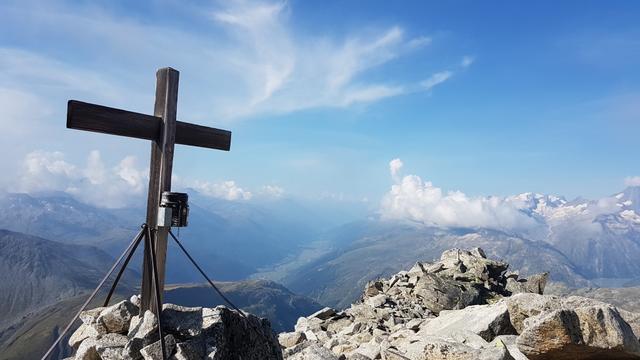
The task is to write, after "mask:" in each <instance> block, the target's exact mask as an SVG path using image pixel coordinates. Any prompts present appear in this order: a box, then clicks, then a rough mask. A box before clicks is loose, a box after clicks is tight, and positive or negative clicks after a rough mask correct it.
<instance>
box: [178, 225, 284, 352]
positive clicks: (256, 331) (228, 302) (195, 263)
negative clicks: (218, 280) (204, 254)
mask: <svg viewBox="0 0 640 360" xmlns="http://www.w3.org/2000/svg"><path fill="white" fill-rule="evenodd" d="M169 235H171V237H172V238H173V240H174V241H175V242H176V244H178V246H179V247H180V249H181V250H182V252H183V253H184V254H185V255H186V256H187V257H188V258H189V260H191V263H192V264H193V266H195V267H196V269H198V271H199V272H200V274H202V276H203V277H204V278H205V279H206V280H207V281H208V282H209V285H211V287H212V288H213V289H214V290H215V291H216V292H217V293H218V295H220V297H221V298H222V299H223V300H224V301H226V303H227V304H229V306H231V307H232V308H233V309H234V310H236V311H237V312H238V313H239V314H240V316H242V317H243V318H245V319H246V320H247V325H249V327H250V328H251V329H252V330H253V331H254V332H255V333H256V334H257V335H258V336H259V337H261V338H262V339H263V340H265V342H267V343H269V342H270V341H271V339H267V338H266V336H264V334H263V333H262V332H261V331H259V330H258V329H257V328H256V327H255V326H254V325H253V324H252V323H251V321H249V318H248V317H247V315H246V314H245V313H244V312H243V311H242V310H241V309H240V308H239V307H237V306H236V305H235V304H234V303H233V302H231V300H229V299H228V298H227V297H226V296H225V295H224V293H223V292H222V290H220V289H219V288H218V287H217V286H216V285H215V284H214V283H213V281H211V279H209V277H208V276H207V274H205V272H204V270H202V268H201V267H200V266H199V265H198V263H197V262H196V261H195V260H194V259H193V258H192V257H191V255H190V254H189V252H188V251H187V249H185V248H184V246H182V243H181V242H180V240H178V238H177V237H176V236H175V235H173V232H172V231H171V230H169ZM276 357H277V356H276Z"/></svg>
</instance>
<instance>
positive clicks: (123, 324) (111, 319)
mask: <svg viewBox="0 0 640 360" xmlns="http://www.w3.org/2000/svg"><path fill="white" fill-rule="evenodd" d="M138 312H139V311H138V307H137V306H135V305H134V304H133V303H132V302H131V301H129V300H123V301H121V302H119V303H117V304H115V305H112V306H109V307H107V308H104V310H102V311H101V312H100V316H98V318H97V319H96V321H97V322H98V323H100V324H102V325H103V326H104V327H105V328H106V329H107V332H108V333H117V334H124V333H127V331H128V330H129V323H130V322H131V318H132V317H134V316H136V315H138Z"/></svg>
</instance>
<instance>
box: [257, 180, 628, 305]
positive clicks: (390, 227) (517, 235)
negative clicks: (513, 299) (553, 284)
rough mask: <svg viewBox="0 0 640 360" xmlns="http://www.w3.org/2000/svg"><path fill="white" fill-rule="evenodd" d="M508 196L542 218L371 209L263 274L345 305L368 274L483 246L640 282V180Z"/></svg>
mask: <svg viewBox="0 0 640 360" xmlns="http://www.w3.org/2000/svg"><path fill="white" fill-rule="evenodd" d="M505 201H507V202H511V203H512V204H513V206H514V207H516V208H518V209H519V211H521V213H522V214H525V215H526V216H528V217H529V218H530V219H531V220H532V221H531V223H533V224H536V225H535V226H532V227H529V228H527V229H524V230H523V229H517V230H513V229H492V228H453V227H440V226H430V225H424V224H416V223H414V222H409V221H397V220H394V221H390V220H383V219H381V218H379V217H376V216H372V217H370V219H368V220H366V221H358V222H353V223H350V224H347V225H344V226H342V227H339V228H336V229H334V230H333V231H332V232H330V233H327V234H326V235H325V236H324V238H322V239H321V241H318V242H317V243H316V245H313V244H311V245H310V246H309V248H308V249H307V251H305V252H304V255H305V256H306V258H305V259H304V261H299V260H298V259H295V258H294V259H291V260H290V262H289V263H288V264H287V263H283V264H279V266H278V267H276V268H275V269H271V270H270V271H268V272H264V273H262V274H258V275H256V276H257V277H267V278H271V279H274V280H276V281H279V282H282V283H283V284H284V285H285V286H287V287H289V288H290V289H292V290H293V291H295V292H298V293H301V294H306V295H308V296H310V297H312V298H313V299H316V300H317V301H319V302H321V303H324V304H328V305H332V306H336V307H345V306H348V305H349V304H350V303H351V302H352V301H354V300H355V299H356V298H357V296H358V295H359V293H358V291H357V289H359V288H361V287H362V286H364V284H365V283H366V282H367V281H368V280H371V279H374V278H376V277H384V276H389V275H391V274H393V273H395V272H397V271H400V270H401V269H403V268H407V267H408V266H410V265H411V264H412V263H414V262H415V261H417V260H421V261H429V260H432V259H433V258H434V257H436V256H438V254H440V253H441V252H442V251H443V250H444V249H447V248H451V247H459V248H469V247H475V246H479V247H482V248H483V249H485V250H486V251H487V253H488V255H490V256H491V257H494V258H499V259H504V260H505V261H507V262H509V263H510V264H512V266H514V268H516V269H520V270H521V271H522V272H523V273H525V274H531V273H535V272H542V271H549V272H550V274H551V279H552V280H554V281H560V282H563V283H565V284H567V285H568V286H571V287H584V286H595V285H600V286H608V287H611V286H621V285H625V284H628V286H631V285H634V284H637V283H638V280H637V279H638V277H640V262H638V261H637V259H639V258H640V215H638V214H639V213H640V187H630V188H628V189H626V190H625V191H623V192H621V193H617V194H615V195H612V196H610V197H607V198H604V199H600V200H598V201H592V200H583V199H578V200H574V201H567V200H566V199H564V198H562V197H558V196H549V195H540V194H532V193H526V194H521V195H517V196H513V197H509V198H506V199H505ZM309 254H314V256H311V257H309ZM278 269H286V271H278Z"/></svg>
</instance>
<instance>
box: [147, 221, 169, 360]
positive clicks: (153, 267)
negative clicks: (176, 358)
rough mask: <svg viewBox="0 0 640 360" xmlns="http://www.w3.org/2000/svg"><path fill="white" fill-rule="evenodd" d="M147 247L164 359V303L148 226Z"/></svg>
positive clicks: (165, 356) (153, 245)
mask: <svg viewBox="0 0 640 360" xmlns="http://www.w3.org/2000/svg"><path fill="white" fill-rule="evenodd" d="M147 241H148V243H147V245H150V246H149V247H147V248H148V249H149V250H150V251H151V270H152V272H151V273H152V275H153V276H152V277H153V285H154V286H153V287H154V289H155V297H156V316H157V318H158V334H159V336H160V349H161V350H162V359H163V360H164V359H166V358H167V350H166V348H165V344H164V335H163V334H162V321H161V320H160V318H161V316H162V303H161V300H160V285H159V282H158V268H157V266H156V252H155V242H154V241H153V237H152V236H151V229H150V228H149V227H147Z"/></svg>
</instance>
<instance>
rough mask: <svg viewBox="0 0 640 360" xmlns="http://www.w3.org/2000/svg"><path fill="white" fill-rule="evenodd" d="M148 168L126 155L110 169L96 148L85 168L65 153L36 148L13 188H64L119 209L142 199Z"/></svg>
mask: <svg viewBox="0 0 640 360" xmlns="http://www.w3.org/2000/svg"><path fill="white" fill-rule="evenodd" d="M145 173H146V171H145V170H144V169H139V168H138V167H137V166H136V162H135V158H133V157H126V158H124V159H123V160H122V161H120V163H119V164H118V165H116V166H115V167H112V168H108V167H107V166H106V165H105V164H104V162H103V161H102V159H101V157H100V153H99V152H98V151H92V152H91V153H90V154H89V156H88V159H87V163H86V165H85V166H83V167H78V166H76V165H74V164H71V163H69V162H67V161H66V160H65V157H64V154H63V153H61V152H46V151H33V152H31V153H29V154H27V156H26V157H25V159H24V162H23V169H22V173H21V174H20V175H19V176H18V179H17V180H18V181H17V184H15V185H14V188H13V189H12V190H14V191H19V192H26V193H34V192H42V191H63V192H66V193H69V194H71V195H74V196H75V197H76V198H78V199H79V200H81V201H85V202H87V203H90V204H94V205H97V206H101V207H108V208H117V207H124V206H128V205H131V201H132V200H134V199H136V200H138V199H140V198H141V196H142V195H143V192H144V189H145V185H146V175H144V174H145Z"/></svg>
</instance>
